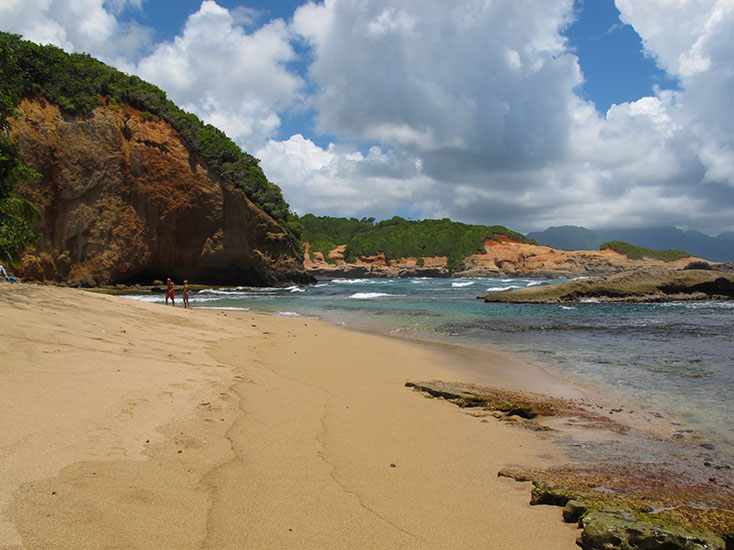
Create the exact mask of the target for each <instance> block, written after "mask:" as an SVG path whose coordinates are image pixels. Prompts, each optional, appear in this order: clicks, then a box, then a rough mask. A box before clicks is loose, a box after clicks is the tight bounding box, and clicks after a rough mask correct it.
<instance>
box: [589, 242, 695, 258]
mask: <svg viewBox="0 0 734 550" xmlns="http://www.w3.org/2000/svg"><path fill="white" fill-rule="evenodd" d="M607 249H610V250H614V251H615V252H619V253H620V254H624V255H625V256H627V257H628V258H629V259H631V260H641V259H642V258H655V259H658V260H663V261H664V262H674V261H676V260H680V259H681V258H688V257H690V254H689V253H688V252H683V251H682V250H651V249H649V248H643V247H641V246H635V245H633V244H630V243H626V242H623V241H609V242H606V243H603V244H602V245H601V246H600V247H599V250H607Z"/></svg>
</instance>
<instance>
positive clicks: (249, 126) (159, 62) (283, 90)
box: [135, 0, 303, 149]
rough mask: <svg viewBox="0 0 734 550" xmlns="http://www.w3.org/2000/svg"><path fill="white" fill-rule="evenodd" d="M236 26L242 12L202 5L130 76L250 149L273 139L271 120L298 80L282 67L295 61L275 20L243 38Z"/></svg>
mask: <svg viewBox="0 0 734 550" xmlns="http://www.w3.org/2000/svg"><path fill="white" fill-rule="evenodd" d="M245 15H247V14H245ZM243 21H245V22H251V19H248V18H245V19H244V20H243V13H242V10H239V11H236V12H235V13H234V14H233V13H231V12H230V11H229V10H227V9H225V8H223V7H221V6H219V5H218V4H217V3H216V2H213V1H211V0H206V1H204V2H202V4H201V8H200V9H199V10H198V11H197V12H196V13H194V14H192V15H191V16H190V17H189V18H188V20H187V22H186V26H185V28H184V30H183V33H182V34H181V35H180V36H177V37H176V38H175V39H174V40H173V41H172V42H163V43H161V44H158V45H157V46H156V48H155V50H154V51H153V53H152V54H150V55H149V56H147V57H146V58H144V59H142V60H141V61H140V62H139V63H138V64H137V66H136V67H135V72H136V73H137V74H139V75H140V76H141V77H142V78H144V79H146V80H149V81H151V82H153V83H154V84H156V85H158V86H159V87H161V88H162V89H164V90H166V92H167V93H168V94H169V96H170V97H171V98H172V99H173V100H174V101H176V102H177V103H178V104H179V105H180V106H181V107H183V108H184V109H186V110H188V111H191V112H194V113H196V114H197V115H199V117H201V118H202V119H204V120H205V121H206V122H208V123H211V124H213V125H215V126H217V127H218V128H220V129H222V130H223V131H224V132H225V133H227V135H229V136H230V137H231V138H233V139H235V140H236V141H237V142H238V143H239V144H240V145H242V146H244V147H245V148H247V149H255V148H257V147H259V146H262V145H263V144H264V143H265V141H266V140H267V139H268V138H270V137H272V136H273V135H274V134H275V133H276V132H277V130H278V128H279V126H280V116H279V114H278V113H280V112H282V111H284V110H286V109H288V108H289V107H291V106H292V105H294V104H295V103H296V102H297V101H298V99H299V97H300V89H301V87H302V85H303V81H302V79H301V78H300V77H299V76H298V75H296V74H294V73H292V72H290V71H289V70H288V69H287V68H286V66H285V65H286V63H288V62H289V61H292V60H293V59H294V57H295V53H294V50H293V47H292V46H291V43H290V35H289V30H288V28H287V26H286V24H285V23H284V22H283V21H282V20H280V19H276V20H273V21H271V22H269V23H267V24H265V25H263V26H262V27H260V28H258V29H257V30H255V31H254V32H252V33H248V32H247V31H246V30H245V28H244V27H243V26H242V25H241V23H242V22H243Z"/></svg>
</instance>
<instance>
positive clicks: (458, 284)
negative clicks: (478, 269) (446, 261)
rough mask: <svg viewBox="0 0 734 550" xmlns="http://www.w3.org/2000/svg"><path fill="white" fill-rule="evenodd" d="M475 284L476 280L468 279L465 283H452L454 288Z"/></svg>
mask: <svg viewBox="0 0 734 550" xmlns="http://www.w3.org/2000/svg"><path fill="white" fill-rule="evenodd" d="M473 284H474V281H466V282H464V283H451V286H452V287H453V288H463V287H465V286H471V285H473Z"/></svg>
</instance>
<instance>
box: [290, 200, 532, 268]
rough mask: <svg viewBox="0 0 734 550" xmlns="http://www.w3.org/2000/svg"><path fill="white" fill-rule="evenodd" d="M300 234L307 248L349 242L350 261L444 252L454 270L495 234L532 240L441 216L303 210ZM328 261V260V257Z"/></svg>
mask: <svg viewBox="0 0 734 550" xmlns="http://www.w3.org/2000/svg"><path fill="white" fill-rule="evenodd" d="M301 223H302V224H303V239H304V241H306V242H308V243H309V244H310V248H309V251H310V253H311V254H313V253H314V252H322V253H323V254H324V257H325V258H327V257H328V254H329V251H331V250H333V249H334V248H336V247H337V246H339V245H347V247H346V249H345V251H344V258H345V260H346V261H347V262H353V261H354V260H355V259H356V257H357V256H373V255H376V254H379V253H384V254H385V257H386V258H387V259H397V258H411V257H412V258H419V264H420V259H421V258H430V257H434V256H446V257H448V267H449V269H450V270H453V269H455V268H457V267H458V266H460V265H461V263H462V261H463V260H464V258H465V257H467V256H471V255H472V254H478V253H481V252H483V251H484V241H485V239H492V240H499V237H500V236H501V235H503V236H505V237H510V238H512V239H515V240H517V241H519V242H523V243H534V242H535V241H531V240H530V239H528V238H526V237H525V236H524V235H522V234H520V233H517V232H515V231H512V230H510V229H507V228H506V227H503V226H501V225H492V226H487V225H469V224H465V223H461V222H453V221H451V220H449V219H448V218H443V219H441V220H418V221H413V220H406V219H404V218H401V217H399V216H395V217H394V218H392V219H389V220H384V221H381V222H378V223H375V220H374V218H363V219H361V220H358V219H356V218H335V217H330V216H314V215H313V214H306V215H304V216H303V217H301ZM327 261H328V260H327Z"/></svg>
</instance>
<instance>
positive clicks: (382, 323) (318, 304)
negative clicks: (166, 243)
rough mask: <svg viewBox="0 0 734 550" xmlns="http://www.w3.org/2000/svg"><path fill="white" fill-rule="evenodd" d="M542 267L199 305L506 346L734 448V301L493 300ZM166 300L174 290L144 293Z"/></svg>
mask: <svg viewBox="0 0 734 550" xmlns="http://www.w3.org/2000/svg"><path fill="white" fill-rule="evenodd" d="M547 282H549V281H537V280H532V279H485V278H477V279H426V278H420V279H349V280H347V279H342V280H333V281H322V282H320V283H318V284H316V285H314V286H309V287H290V288H287V289H274V288H268V289H258V288H245V287H240V288H237V289H231V290H206V291H202V292H200V293H198V294H195V295H193V296H192V298H191V305H192V307H212V308H237V309H241V308H246V309H250V310H252V311H262V312H271V313H277V314H280V315H289V316H297V315H300V316H306V317H309V316H310V317H319V318H322V319H327V320H330V321H335V322H340V323H344V324H346V325H349V326H353V327H356V328H363V329H370V330H377V331H380V332H386V333H393V334H395V333H399V334H404V335H406V336H410V337H413V338H419V339H424V340H434V341H440V342H448V343H454V344H459V345H463V346H471V347H475V348H484V349H492V350H499V351H503V352H506V353H511V354H513V355H516V356H519V357H521V358H524V359H527V360H530V361H532V362H534V363H536V364H539V365H541V366H543V367H544V368H546V369H547V370H550V371H552V372H555V373H557V374H559V375H560V376H562V377H563V378H565V379H567V380H571V381H574V382H578V383H581V384H583V385H585V386H587V387H592V388H594V389H595V390H596V391H597V392H599V393H601V394H602V395H606V396H609V397H611V398H612V399H614V400H615V401H619V402H621V403H623V404H624V405H626V406H627V407H631V408H634V409H636V410H643V411H648V412H654V413H659V414H661V415H663V416H664V417H665V418H667V419H669V420H671V421H673V422H679V423H681V424H682V426H684V427H686V428H692V429H694V430H695V431H696V434H697V436H698V437H699V438H700V440H702V441H705V442H712V443H713V444H714V445H715V446H716V447H717V449H719V450H720V451H721V452H722V453H723V454H724V455H727V456H729V457H734V430H733V429H732V421H731V419H730V416H729V409H730V407H731V405H732V404H734V345H733V344H732V340H733V339H734V303H732V302H697V303H683V302H680V303H667V304H600V303H581V304H576V305H572V306H569V305H520V304H488V303H485V302H484V301H482V300H477V299H476V296H478V295H480V294H484V293H486V292H487V291H488V290H491V289H500V288H508V287H525V286H530V285H537V284H545V283H547ZM139 298H141V299H145V300H147V301H160V302H163V296H162V295H159V296H147V297H139Z"/></svg>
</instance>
